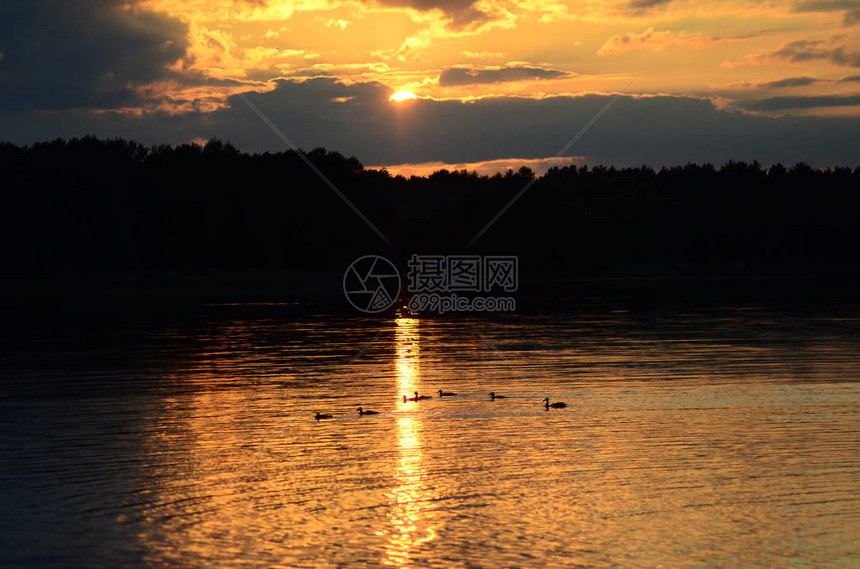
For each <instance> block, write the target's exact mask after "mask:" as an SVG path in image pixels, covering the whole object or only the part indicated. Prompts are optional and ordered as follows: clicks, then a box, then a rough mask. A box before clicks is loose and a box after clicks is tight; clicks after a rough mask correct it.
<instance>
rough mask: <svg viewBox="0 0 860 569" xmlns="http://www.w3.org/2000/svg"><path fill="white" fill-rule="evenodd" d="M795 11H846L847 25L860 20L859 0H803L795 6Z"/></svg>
mask: <svg viewBox="0 0 860 569" xmlns="http://www.w3.org/2000/svg"><path fill="white" fill-rule="evenodd" d="M793 10H794V11H795V12H843V11H844V12H845V16H844V17H845V25H846V26H852V25H854V24H856V23H858V22H860V6H858V5H857V0H803V1H801V2H798V3H797V4H795V5H794V6H793Z"/></svg>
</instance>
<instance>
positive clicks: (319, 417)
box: [314, 411, 332, 421]
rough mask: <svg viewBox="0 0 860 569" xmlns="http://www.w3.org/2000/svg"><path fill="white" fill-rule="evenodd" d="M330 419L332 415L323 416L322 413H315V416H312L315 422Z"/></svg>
mask: <svg viewBox="0 0 860 569" xmlns="http://www.w3.org/2000/svg"><path fill="white" fill-rule="evenodd" d="M331 418H332V415H324V414H323V413H320V412H319V411H317V414H316V415H314V419H316V420H317V421H319V420H320V419H331Z"/></svg>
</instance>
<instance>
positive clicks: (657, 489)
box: [117, 319, 860, 568]
mask: <svg viewBox="0 0 860 569" xmlns="http://www.w3.org/2000/svg"><path fill="white" fill-rule="evenodd" d="M420 324H421V326H423V328H424V329H423V340H424V342H425V344H424V346H423V348H424V349H423V352H422V349H421V348H422V346H421V340H422V335H421V332H422V330H420V329H419V321H418V320H414V319H398V320H396V321H394V322H393V323H392V322H389V325H390V326H392V327H393V329H394V330H393V338H394V349H393V351H392V350H391V349H390V348H391V347H390V345H388V346H386V347H385V349H384V350H383V349H380V350H379V351H378V352H376V354H371V355H370V356H369V357H368V358H366V359H363V360H362V361H360V362H357V364H356V365H355V366H353V367H351V368H350V369H349V370H348V371H347V372H346V373H344V374H343V376H342V377H340V378H338V383H337V384H336V385H335V386H334V388H333V389H331V390H329V392H327V393H325V397H324V398H322V399H321V400H320V401H319V402H317V403H315V405H314V406H313V407H311V408H310V409H309V412H311V411H313V410H315V409H316V408H319V409H321V410H322V411H324V412H328V413H332V414H334V415H335V417H334V418H333V419H332V420H331V421H320V422H317V421H314V420H313V418H312V416H311V415H308V414H305V415H304V416H301V417H299V419H298V420H297V421H295V422H293V423H291V422H290V421H291V420H292V419H293V418H294V417H296V416H297V414H298V413H299V411H300V410H301V409H302V408H304V407H305V406H306V404H307V402H308V401H310V400H311V399H312V398H313V397H314V396H316V395H317V393H318V392H319V390H320V389H321V387H322V386H323V385H325V382H326V381H328V378H329V377H330V374H332V373H335V371H337V368H334V366H329V365H328V363H327V362H328V361H330V360H328V359H326V358H323V357H321V356H326V357H329V358H330V357H331V355H330V353H329V352H327V351H326V350H332V349H333V348H331V346H332V344H326V343H324V342H318V343H315V342H311V341H307V340H304V339H303V342H304V344H302V345H299V346H289V349H285V351H284V354H285V355H284V356H280V357H281V358H282V359H280V360H279V359H278V358H277V357H275V356H271V355H270V354H268V353H267V354H264V355H265V356H266V358H267V359H262V358H261V357H260V354H259V350H257V351H255V349H254V348H255V347H256V346H255V344H254V343H253V342H239V341H238V340H244V339H245V337H246V335H249V334H251V332H247V331H246V330H245V329H243V328H241V327H240V326H237V325H233V326H231V328H230V330H229V331H228V333H225V334H223V335H219V334H212V335H211V337H209V338H207V341H206V342H201V344H202V346H200V349H199V350H198V351H197V352H195V353H193V354H192V355H191V356H190V359H191V361H190V362H188V363H186V364H185V367H184V368H182V367H180V366H177V369H178V371H177V372H176V374H175V376H174V377H171V381H172V382H173V383H175V384H176V385H177V386H180V387H182V389H181V390H180V389H177V391H176V392H175V393H173V394H172V395H171V396H170V397H164V398H161V399H157V400H156V404H157V407H153V409H152V410H151V413H152V416H153V420H152V421H151V422H148V423H147V425H149V430H148V432H147V437H146V440H145V442H144V448H143V452H142V456H143V459H142V460H143V461H145V468H142V469H141V470H142V472H143V475H144V476H145V477H146V479H147V488H146V493H145V494H144V495H141V496H138V497H136V498H135V499H136V500H139V501H140V502H143V504H144V505H143V506H142V507H141V509H140V516H141V519H140V520H139V522H137V525H130V524H129V525H130V527H134V528H136V531H137V533H136V534H135V535H136V537H137V541H138V542H139V543H140V545H141V546H142V548H143V549H144V550H145V553H144V554H143V555H144V561H146V562H147V563H148V564H150V565H152V566H216V565H228V566H239V565H241V566H247V567H294V566H321V567H342V566H379V565H386V566H389V567H403V568H406V567H409V568H412V567H418V566H421V567H426V566H433V567H437V566H450V565H453V564H454V563H453V562H452V561H451V560H452V559H459V558H462V559H469V560H471V561H472V562H477V561H480V564H481V565H484V566H521V567H526V566H529V567H544V566H563V565H574V564H578V565H579V566H593V567H617V566H619V562H618V560H625V561H628V562H625V563H622V564H621V565H623V566H625V567H633V566H638V567H653V566H661V565H662V566H672V567H704V566H714V567H734V566H741V565H742V566H749V567H769V566H772V564H771V561H772V559H775V558H776V559H780V558H782V559H788V558H790V557H793V558H796V559H799V560H800V561H799V563H798V564H799V565H804V564H808V565H809V566H824V565H827V561H828V560H829V559H830V558H831V557H832V556H833V555H834V552H835V554H836V555H843V556H845V555H848V556H852V555H853V556H854V558H858V557H857V556H858V555H860V550H858V549H857V547H856V545H855V544H854V542H855V541H856V540H854V539H853V536H854V534H855V533H856V532H854V531H852V524H853V527H854V528H856V522H855V520H856V519H857V516H856V514H857V511H858V508H860V501H858V499H857V498H856V496H857V495H858V492H857V490H858V485H857V480H858V478H857V472H858V469H860V458H858V456H860V455H858V454H857V450H856V449H857V445H856V441H857V433H858V432H860V426H858V425H860V422H858V413H857V408H858V407H857V405H856V402H857V400H858V388H857V387H856V382H852V381H840V382H836V381H833V382H831V383H811V382H805V381H803V380H804V377H802V376H798V377H788V379H786V377H785V373H786V372H785V371H784V370H785V368H784V367H782V366H781V365H780V366H777V365H774V363H778V364H782V362H783V361H784V360H785V356H784V355H783V354H782V352H779V351H773V350H771V351H766V350H765V348H762V350H763V351H764V352H765V353H766V354H770V355H769V356H768V358H769V359H768V358H764V359H762V358H759V359H752V357H751V356H745V355H744V354H745V353H746V352H747V351H749V349H748V346H747V345H745V344H743V343H738V346H736V347H735V346H733V345H730V344H725V345H722V346H721V347H719V349H717V348H713V347H712V342H710V341H708V342H696V343H690V344H680V345H679V344H677V343H675V344H672V349H671V350H667V348H666V342H665V341H663V340H662V339H658V340H654V341H651V342H650V343H649V342H647V341H644V340H643V341H641V342H638V341H637V342H634V341H631V340H625V343H624V345H622V346H616V345H614V344H612V343H611V342H608V341H607V342H602V343H601V342H598V343H597V344H596V345H592V346H589V347H587V348H582V347H581V346H579V345H575V346H570V347H569V346H567V345H563V346H561V347H560V348H559V349H557V350H556V351H555V352H550V351H546V352H540V354H541V357H542V358H543V360H544V361H546V362H547V364H546V366H545V367H543V368H541V369H540V371H541V372H542V373H543V375H544V376H545V377H541V378H539V379H538V380H537V381H539V382H543V383H542V385H546V386H547V387H548V389H549V390H552V391H553V392H554V393H558V394H559V398H560V399H563V400H564V399H566V400H567V401H568V403H569V404H571V407H570V408H569V409H568V410H566V411H565V413H568V417H570V419H571V421H572V422H573V424H575V425H576V426H577V428H580V429H581V431H582V433H583V434H584V436H587V437H588V440H589V441H590V442H592V443H593V444H594V445H595V446H596V447H597V448H599V449H600V450H601V452H603V453H605V455H606V456H607V457H608V458H609V459H611V460H612V462H613V463H614V464H616V465H617V466H618V468H619V469H620V470H621V471H622V472H623V473H624V475H625V476H628V477H629V478H630V479H631V480H632V481H633V484H631V485H629V486H628V485H625V484H623V483H621V482H620V481H619V479H618V477H617V476H615V474H614V473H612V472H611V471H610V470H609V468H608V467H607V466H606V465H605V464H604V463H602V461H601V460H600V457H599V456H597V455H596V454H595V453H594V452H593V451H592V450H591V449H590V448H589V447H588V446H587V445H586V444H584V443H583V442H582V441H581V440H580V439H579V438H578V437H577V436H576V435H575V434H574V433H573V432H572V431H571V430H570V429H569V428H568V427H567V426H566V424H565V423H563V422H562V421H560V419H558V418H557V417H556V416H555V415H553V414H547V413H545V412H544V410H543V409H542V408H541V406H539V405H535V404H534V395H533V393H532V392H531V391H530V390H529V389H528V388H526V387H524V386H520V387H518V386H517V384H515V383H508V384H507V388H506V389H505V393H506V394H507V395H508V398H507V399H505V400H503V401H502V402H495V403H490V402H488V401H487V399H486V396H485V394H486V393H488V392H489V391H491V390H493V389H494V388H497V387H498V386H499V385H503V386H504V385H505V383H504V381H505V380H506V379H507V378H509V377H510V375H511V371H510V369H509V368H508V367H507V366H506V365H505V366H501V365H497V364H498V362H492V361H491V362H482V361H480V360H478V361H469V362H458V364H459V365H461V366H462V367H463V368H466V367H469V368H471V370H472V372H471V373H472V374H473V375H474V377H470V378H469V379H468V380H463V381H460V382H459V383H458V384H456V385H455V386H453V388H454V389H455V390H456V391H457V392H459V393H460V395H459V396H458V397H456V398H453V397H452V398H445V399H444V400H440V399H438V398H434V399H431V400H429V401H426V402H420V403H417V402H407V403H402V402H401V399H400V398H401V397H402V395H404V394H408V395H410V396H411V395H412V393H413V392H415V391H418V392H419V393H421V392H424V390H428V391H430V393H427V394H428V395H429V394H432V389H431V388H432V387H435V386H436V385H437V384H441V381H442V379H440V378H448V377H450V375H448V374H449V371H448V370H450V369H451V368H450V367H448V366H449V363H448V361H447V360H445V359H443V358H444V357H447V356H442V355H440V353H439V351H438V346H439V344H438V342H439V341H440V340H439V338H440V336H443V334H442V333H443V332H444V333H446V334H449V335H448V336H446V337H444V338H443V341H447V342H448V344H447V345H448V346H449V347H451V350H450V351H453V352H458V353H461V352H463V351H464V350H466V349H469V348H470V347H471V345H473V344H479V343H480V342H479V340H476V339H474V338H471V339H470V338H466V339H463V338H462V337H461V336H459V335H456V334H454V332H453V331H452V332H450V333H449V332H447V331H448V330H449V328H446V326H449V325H448V324H446V323H444V322H443V323H439V322H433V321H427V320H425V321H424V322H421V323H420ZM248 330H251V328H250V327H249V328H248ZM451 330H453V329H451ZM455 331H456V330H455ZM511 334H512V335H513V334H516V335H518V336H520V337H522V338H524V340H522V342H531V343H537V345H538V346H542V344H541V342H543V343H544V344H548V343H549V342H551V341H553V338H552V337H551V336H548V335H547V334H546V332H544V333H543V334H544V335H543V336H540V334H541V332H540V329H539V328H537V326H534V325H532V326H528V325H521V326H520V327H519V328H517V329H513V330H512V331H511ZM574 336H575V334H574ZM390 337H391V336H388V338H390ZM225 338H226V340H225ZM351 339H352V336H350V340H351ZM428 339H432V343H430V342H428ZM227 340H232V341H233V344H229V343H228V342H227ZM633 340H636V338H633ZM517 341H519V340H517ZM469 342H472V344H469ZM511 342H512V340H509V343H511ZM233 345H238V347H237V348H235V349H234V348H232V347H231V346H233ZM344 345H346V344H344ZM225 346H226V347H225ZM249 346H250V347H249ZM335 346H336V348H334V349H335V352H334V353H336V354H337V355H338V356H340V355H341V352H340V350H341V348H342V345H341V344H336V345H335ZM631 346H632V347H631ZM852 346H853V344H852ZM380 348H382V346H380ZM278 349H282V345H281V344H276V343H273V344H272V346H271V350H272V352H273V353H277V350H278ZM508 349H510V347H509V348H508ZM816 349H817V348H816ZM230 350H234V351H233V352H231V351H230ZM343 351H344V352H346V351H347V350H343ZM309 352H319V355H318V357H320V363H315V362H314V361H313V360H310V359H308V357H307V353H309ZM297 353H298V354H299V355H296V354H297ZM379 353H382V354H384V355H383V356H382V357H381V358H380V357H379V356H378V355H377V354H379ZM422 353H423V356H422ZM854 353H856V350H854ZM223 354H227V355H228V356H230V357H229V358H228V359H224V356H223ZM625 354H626V355H625ZM622 355H623V356H624V357H621V356H622ZM744 357H746V358H748V359H747V360H743V358H744ZM825 357H826V358H827V359H825ZM833 357H834V356H833V355H832V354H831V353H830V352H828V353H826V354H822V353H820V352H818V351H815V352H811V353H810V352H809V351H807V352H805V354H804V359H802V360H800V362H799V363H803V364H804V365H806V364H809V365H813V364H814V365H822V366H824V365H825V363H826V364H827V366H829V367H827V368H826V369H829V370H830V374H829V375H830V376H831V377H834V378H839V377H841V376H839V375H838V374H839V373H842V371H841V370H842V369H843V365H844V364H842V360H836V361H831V359H832V358H833ZM268 358H271V360H270V359H268ZM374 358H376V359H374ZM715 358H719V359H716V360H715ZM616 360H618V362H619V366H620V367H617V366H616V365H615V364H614V362H616ZM700 361H702V362H705V363H701V364H700V363H699V362H700ZM714 361H716V363H717V364H719V365H715V364H714ZM736 361H743V365H744V366H745V367H744V369H743V373H739V372H738V376H737V379H736V380H735V381H734V382H730V381H727V380H726V374H727V372H726V364H731V363H732V362H736ZM845 361H849V360H848V359H847V358H846V360H845ZM284 362H287V363H288V364H290V365H292V366H293V369H290V365H287V366H285V365H284ZM323 362H326V363H323ZM607 362H613V365H612V366H609V365H607ZM643 362H650V363H651V364H653V365H651V366H646V365H643ZM691 362H692V363H691ZM574 364H576V365H579V366H580V367H578V368H577V369H578V370H579V369H580V368H582V373H577V374H575V375H574V374H572V373H571V372H570V369H572V367H573V365H574ZM584 364H587V366H586V367H584V368H583V365H584ZM736 365H738V364H736ZM837 366H838V367H837ZM285 369H287V370H289V371H286V372H285ZM332 369H334V370H335V371H332ZM440 369H441V370H443V372H442V373H440ZM847 369H849V370H850V371H851V375H850V376H848V375H846V377H853V376H854V375H856V370H857V365H856V363H854V360H850V366H848V367H847ZM263 371H265V373H266V374H269V375H264V374H263V373H262V372H263ZM458 371H459V370H458ZM299 372H301V373H302V374H304V375H299ZM585 372H587V373H585ZM536 373H537V372H535V371H533V370H529V371H528V374H529V377H531V376H532V375H533V374H535V375H536ZM668 373H676V374H683V378H684V379H683V380H675V381H669V380H666V379H665V376H666V375H667V374H668ZM392 374H393V377H392ZM809 375H811V372H809ZM619 377H623V378H624V379H619ZM642 377H648V378H650V381H649V382H642V381H632V380H631V378H636V379H641V378H642ZM234 378H238V379H239V380H240V381H239V382H238V384H237V385H236V388H233V383H231V382H233V381H234ZM263 378H265V381H263ZM422 388H423V389H422ZM573 401H576V403H575V404H573V403H572V402H573ZM354 403H364V404H366V405H368V407H372V408H374V409H376V410H378V411H379V412H380V414H379V415H378V416H370V417H357V416H356V415H355V406H354ZM285 425H289V428H288V429H287V430H286V431H284V432H283V435H282V436H279V437H275V435H276V434H277V433H279V432H280V431H281V430H282V429H283V428H284V426H285ZM273 439H274V440H273ZM270 441H271V442H272V444H271V446H269V447H268V448H267V449H266V451H265V452H264V453H263V454H262V455H261V456H260V457H259V459H258V460H257V461H256V462H254V463H253V465H251V467H250V468H248V469H247V471H245V472H244V473H243V474H242V476H240V477H239V478H238V480H237V481H236V482H235V484H231V482H230V481H231V480H232V479H233V477H234V476H236V474H237V473H238V472H239V471H240V469H242V468H243V467H245V466H246V465H247V464H248V462H249V461H250V460H251V459H252V458H253V457H254V456H256V455H257V453H258V452H259V451H260V449H261V448H263V446H264V445H266V444H268V443H269V442H270ZM127 501H129V500H125V501H124V502H123V503H125V502H127ZM548 503H549V504H550V506H548V505H547V504H548ZM122 515H123V516H124V517H123V518H122V520H128V519H130V517H131V516H132V515H134V512H129V511H128V509H127V508H126V510H124V511H122ZM117 519H118V520H119V519H120V518H119V517H118V518H117ZM846 522H847V523H846ZM117 523H118V524H119V523H120V522H119V521H118V522H117ZM122 523H123V524H128V522H126V521H123V522H122ZM786 528H789V529H788V530H787V529H786ZM826 536H829V537H826ZM535 552H540V553H535ZM633 554H636V555H640V556H641V557H642V559H641V562H640V563H630V562H629V561H630V560H631V555H633ZM829 556H831V557H829ZM237 560H239V561H237ZM807 562H808V563H807ZM816 562H819V563H817V564H816ZM778 564H779V563H777V565H778ZM130 565H134V563H130Z"/></svg>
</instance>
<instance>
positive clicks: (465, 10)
mask: <svg viewBox="0 0 860 569" xmlns="http://www.w3.org/2000/svg"><path fill="white" fill-rule="evenodd" d="M380 3H381V4H383V5H386V6H399V7H405V8H414V9H416V10H421V11H427V10H434V9H438V10H441V11H442V12H444V13H445V14H446V15H447V16H448V17H449V18H450V19H451V24H452V25H454V26H455V27H468V26H470V25H475V24H478V23H481V22H484V21H486V20H488V19H489V15H488V14H487V13H485V12H483V11H481V10H479V9H478V8H476V7H475V4H476V3H477V2H476V0H380Z"/></svg>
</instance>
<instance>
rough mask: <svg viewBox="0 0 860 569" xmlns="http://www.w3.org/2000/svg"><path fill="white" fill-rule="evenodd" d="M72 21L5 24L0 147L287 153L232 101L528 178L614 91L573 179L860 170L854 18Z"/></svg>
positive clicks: (438, 14) (316, 11)
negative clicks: (99, 145) (120, 142)
mask: <svg viewBox="0 0 860 569" xmlns="http://www.w3.org/2000/svg"><path fill="white" fill-rule="evenodd" d="M75 4H76V3H74V2H61V1H58V0H26V1H19V0H11V1H5V2H4V3H3V6H2V8H0V29H2V33H0V83H2V92H3V95H2V99H0V139H2V140H9V141H12V142H16V143H30V142H33V141H37V140H44V139H48V138H53V137H57V136H63V137H69V136H81V135H84V134H96V135H98V136H104V137H106V136H122V137H126V138H133V139H136V140H140V141H141V142H144V143H161V142H169V143H178V142H188V141H194V140H198V141H199V140H204V139H207V138H210V137H219V138H221V139H224V140H229V141H231V142H233V143H234V144H235V145H237V146H238V147H240V148H241V149H243V150H249V151H259V150H282V149H285V147H286V146H285V143H284V142H283V141H282V140H280V139H279V138H278V137H277V136H276V135H275V134H274V133H273V132H272V131H271V130H270V129H269V128H268V127H267V126H266V125H265V124H264V123H263V121H262V120H261V119H260V118H259V117H258V116H257V115H255V114H254V112H253V111H252V110H251V108H250V107H249V106H248V105H247V104H246V103H245V102H244V101H243V100H242V99H241V98H240V97H239V96H238V95H237V91H236V90H239V91H241V92H243V93H245V95H246V96H247V97H248V100H249V101H251V102H253V104H254V105H256V106H257V107H258V108H259V110H260V111H261V112H262V113H264V114H265V115H266V116H267V117H269V118H270V119H271V121H272V122H273V123H274V124H276V125H277V126H278V128H280V130H281V131H282V132H283V133H284V134H285V135H286V136H287V137H289V138H290V139H291V140H292V141H293V142H294V143H295V144H296V145H298V146H300V147H302V148H305V149H310V148H313V147H315V146H325V147H327V148H330V149H334V150H338V151H340V152H342V153H344V154H347V155H355V156H356V157H358V158H359V159H360V160H362V162H363V163H364V164H366V165H374V166H381V165H387V166H388V167H389V168H392V169H395V170H402V171H408V172H423V171H424V170H426V169H427V168H430V167H433V168H437V167H441V166H442V165H452V166H455V167H457V166H464V165H468V167H469V168H476V169H479V170H481V169H488V168H489V169H493V168H499V167H507V166H508V165H511V164H519V163H528V164H532V165H538V166H539V165H540V164H543V163H545V161H546V160H547V159H548V158H549V157H552V156H555V155H556V153H558V152H559V151H560V150H561V149H562V148H563V147H564V146H565V144H566V143H567V142H568V141H570V139H571V138H573V137H574V135H576V134H577V132H579V131H580V129H581V128H582V127H583V126H585V125H586V123H588V122H589V120H590V119H591V118H592V117H594V115H596V114H597V113H598V112H599V111H600V110H601V109H602V108H603V107H604V106H605V105H606V104H607V103H608V102H609V101H610V99H611V97H612V96H613V95H614V94H616V93H618V92H620V91H622V90H623V89H625V87H626V88H627V89H626V92H625V93H624V95H623V96H621V97H620V98H619V99H618V100H617V101H616V103H615V104H614V105H613V106H612V108H611V109H609V110H608V111H607V112H606V114H605V115H604V116H603V117H602V118H601V119H600V120H599V121H598V122H597V123H596V124H594V126H593V127H591V129H590V130H589V131H588V132H587V133H586V134H585V135H584V136H583V137H582V138H581V139H580V140H579V141H577V143H576V144H574V145H573V147H571V148H570V150H569V152H567V153H565V154H566V156H567V157H568V158H567V159H566V161H565V162H566V163H569V162H570V158H575V159H577V160H580V161H587V162H588V163H598V162H603V163H613V164H640V163H648V164H651V165H654V166H659V165H662V164H676V163H684V162H687V161H699V162H701V161H711V162H717V163H720V162H722V161H725V160H728V159H739V160H748V161H751V160H754V159H758V160H760V161H762V162H764V163H766V164H767V163H770V162H773V161H783V162H790V163H793V162H796V161H799V160H804V161H807V162H810V163H812V164H814V165H819V166H826V165H833V164H842V165H850V166H856V165H858V163H860V3H858V2H857V1H856V0H851V1H848V0H785V1H770V2H768V1H755V0H747V1H744V0H713V1H710V2H701V1H688V0H581V1H570V2H561V1H554V0H528V1H525V2H507V1H497V0H479V1H475V2H472V1H468V0H463V1H461V0H439V1H434V0H385V1H378V2H372V1H339V0H331V1H321V0H310V1H306V2H286V1H280V0H99V1H88V2H80V3H77V5H75ZM400 91H406V92H408V93H413V94H414V95H415V98H412V97H411V96H410V95H404V97H405V98H404V99H403V100H401V101H399V102H398V101H394V100H391V98H390V97H391V95H392V94H394V93H396V92H400ZM542 161H543V162H542ZM405 165H409V166H405Z"/></svg>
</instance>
